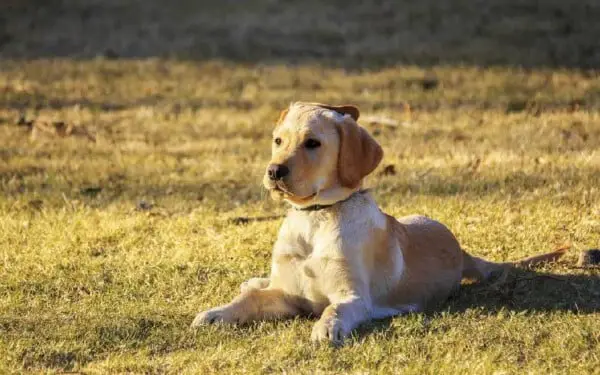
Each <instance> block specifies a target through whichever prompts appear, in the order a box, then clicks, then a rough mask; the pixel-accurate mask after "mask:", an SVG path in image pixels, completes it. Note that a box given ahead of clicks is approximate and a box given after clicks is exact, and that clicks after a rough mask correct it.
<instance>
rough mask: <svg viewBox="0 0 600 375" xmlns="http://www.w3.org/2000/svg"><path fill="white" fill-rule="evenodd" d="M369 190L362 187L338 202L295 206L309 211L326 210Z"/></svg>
mask: <svg viewBox="0 0 600 375" xmlns="http://www.w3.org/2000/svg"><path fill="white" fill-rule="evenodd" d="M367 191H368V190H367V189H361V190H359V191H355V192H354V193H352V194H350V195H349V196H348V197H347V198H345V199H342V200H341V201H337V202H335V203H332V204H313V205H312V206H306V207H301V208H298V207H294V209H295V210H297V211H309V212H310V211H321V210H324V209H326V208H329V207H332V206H335V205H336V204H340V203H344V202H346V201H348V200H350V198H352V197H354V196H355V195H357V194H364V193H366V192H367Z"/></svg>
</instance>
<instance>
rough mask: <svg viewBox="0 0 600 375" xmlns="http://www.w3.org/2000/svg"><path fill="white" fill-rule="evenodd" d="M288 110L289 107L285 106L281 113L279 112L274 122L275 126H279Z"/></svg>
mask: <svg viewBox="0 0 600 375" xmlns="http://www.w3.org/2000/svg"><path fill="white" fill-rule="evenodd" d="M288 111H289V108H286V109H284V110H283V111H281V113H280V114H279V118H278V119H277V122H276V123H275V127H277V126H279V125H280V124H281V123H282V122H283V119H284V118H285V116H286V115H287V113H288Z"/></svg>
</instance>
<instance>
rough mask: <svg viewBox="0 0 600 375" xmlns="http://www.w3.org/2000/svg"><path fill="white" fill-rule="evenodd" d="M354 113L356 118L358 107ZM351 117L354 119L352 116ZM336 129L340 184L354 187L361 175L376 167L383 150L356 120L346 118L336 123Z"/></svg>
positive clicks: (361, 177)
mask: <svg viewBox="0 0 600 375" xmlns="http://www.w3.org/2000/svg"><path fill="white" fill-rule="evenodd" d="M352 108H356V107H352ZM356 113H357V114H356V117H357V118H358V109H357V110H356ZM351 116H352V115H351ZM352 118H353V119H354V116H353V117H352ZM337 129H338V133H339V135H340V152H339V156H338V175H339V178H340V182H341V183H342V186H345V187H348V188H355V187H356V186H357V185H358V184H359V183H360V181H361V180H362V179H363V177H365V176H366V175H368V174H369V173H371V172H373V170H374V169H375V168H377V165H379V162H381V159H382V158H383V150H382V149H381V146H379V144H378V143H377V141H375V139H373V137H371V135H370V134H369V133H368V132H367V131H366V130H365V129H364V128H362V127H361V126H359V125H358V124H357V123H356V120H351V119H349V118H346V119H344V121H340V122H338V123H337Z"/></svg>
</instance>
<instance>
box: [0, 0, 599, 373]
mask: <svg viewBox="0 0 600 375" xmlns="http://www.w3.org/2000/svg"><path fill="white" fill-rule="evenodd" d="M323 3H325V2H323ZM598 19H600V6H599V5H598V3H597V2H596V1H594V0H587V1H585V0H584V1H578V2H572V3H568V2H564V1H558V0H557V1H552V0H548V1H544V2H534V1H520V0H508V1H499V0H492V1H466V0H465V1H452V2H440V1H434V0H427V1H418V2H410V1H402V2H393V1H377V2H371V3H370V4H369V5H366V3H365V4H363V3H362V2H360V1H355V2H352V1H343V2H342V1H336V2H327V4H320V2H317V1H306V2H291V1H283V0H281V1H268V0H252V1H243V2H242V1H239V2H238V1H229V0H224V1H218V2H217V1H214V2H203V1H198V2H194V1H172V2H169V3H168V5H167V3H166V2H159V1H148V0H145V1H141V0H139V1H133V0H132V1H118V0H112V1H99V0H96V1H85V2H84V1H75V0H71V1H67V0H64V1H59V0H50V1H30V0H23V1H16V0H15V1H5V2H2V4H0V373H23V372H33V373H38V372H42V373H44V372H50V373H53V372H67V371H68V372H81V373H190V374H201V373H202V374H204V373H238V372H244V373H281V372H287V373H307V374H312V373H315V372H319V373H405V374H457V373H461V374H462V373H472V374H492V373H496V374H504V373H534V374H565V373H572V374H582V373H598V371H600V370H599V369H600V320H599V317H600V271H599V270H597V269H581V268H577V267H575V263H576V259H577V254H578V251H580V250H584V249H589V248H595V247H598V246H600V70H598V67H599V66H600V46H599V43H600V42H599V41H600V38H598V37H597V36H598V35H600V23H598V22H597V20H598ZM296 100H305V101H320V102H325V103H353V104H356V105H358V106H359V107H360V108H361V111H362V115H363V118H365V119H366V120H369V118H371V119H373V118H375V120H377V119H378V118H385V119H386V120H393V121H391V122H392V123H393V124H381V121H374V120H372V121H363V122H362V125H363V126H365V127H366V128H368V129H369V130H370V131H371V132H372V134H374V135H375V137H376V139H377V140H378V141H379V142H380V143H381V144H382V146H383V148H384V151H385V157H384V160H383V162H382V165H381V166H380V167H379V168H378V169H377V170H376V171H375V173H374V174H373V175H372V176H371V177H370V178H369V179H368V181H367V184H368V186H370V187H373V194H374V196H375V197H376V199H377V200H378V202H379V203H380V205H381V207H382V208H383V209H384V210H385V211H386V212H388V213H390V214H393V215H397V216H401V215H406V214H412V213H419V214H426V215H428V216H431V217H434V218H436V219H439V220H440V221H442V222H444V223H446V224H447V225H448V226H449V227H450V228H451V229H452V230H453V231H454V232H455V233H456V234H457V237H458V238H459V240H460V241H461V243H462V244H463V245H464V247H465V248H466V249H468V250H469V251H471V252H472V253H474V254H476V255H479V256H484V257H487V258H489V259H493V260H496V261H505V260H512V259H518V258H520V257H523V256H528V255H533V254H536V253H540V252H545V251H550V250H553V249H555V248H557V247H560V246H563V245H570V246H571V250H570V252H569V253H568V254H567V256H566V257H565V258H564V259H563V260H561V261H560V262H558V263H555V264H550V265H546V266H543V267H542V268H538V269H536V270H514V271H513V272H512V273H511V275H509V278H508V279H507V280H506V281H505V282H504V283H503V284H501V285H475V286H467V287H465V288H464V289H463V290H462V291H461V292H460V293H459V294H457V295H456V296H455V297H453V298H452V299H451V300H450V301H449V302H448V303H447V305H446V306H445V307H444V308H443V309H442V310H441V311H439V312H437V313H433V314H427V315H424V314H417V315H411V316H407V317H398V318H395V319H388V320H384V321H379V322H374V323H369V324H365V325H363V326H362V327H361V328H360V329H359V330H357V331H356V332H355V335H354V336H353V338H352V339H351V340H350V341H349V342H348V343H347V345H346V346H344V347H342V348H338V349H336V348H331V347H327V346H320V347H315V346H313V345H312V344H311V343H310V340H309V337H310V330H311V327H312V324H313V321H311V320H308V319H296V320H292V321H286V322H270V323H258V324H253V325H251V326H247V327H219V326H217V327H206V328H202V329H200V330H199V331H197V332H193V331H190V330H189V329H188V326H189V324H190V322H191V320H192V319H193V317H194V316H195V313H196V312H197V311H199V310H201V309H205V308H207V307H212V306H215V305H217V304H221V303H223V302H226V301H228V300H229V299H231V298H232V297H233V296H234V295H235V294H236V293H237V292H238V290H239V284H240V283H241V282H242V281H244V280H246V279H248V278H250V277H254V276H261V275H267V274H268V272H269V260H270V249H271V246H272V243H273V241H274V239H275V235H276V232H277V229H278V226H279V224H280V222H281V216H282V215H284V214H285V212H286V207H285V205H284V204H282V203H278V202H273V201H271V200H270V199H269V198H268V195H267V194H266V192H265V191H264V189H262V188H261V185H260V181H261V176H262V173H263V171H264V168H265V166H266V162H267V161H268V158H269V147H270V142H271V138H270V136H271V135H270V133H271V129H272V126H273V123H274V120H275V119H276V118H277V115H278V113H279V111H280V110H281V109H283V108H284V107H285V106H286V105H287V104H289V103H290V102H291V101H296ZM359 122H360V121H359Z"/></svg>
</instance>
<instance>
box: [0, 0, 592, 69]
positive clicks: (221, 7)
mask: <svg viewBox="0 0 600 375" xmlns="http://www.w3.org/2000/svg"><path fill="white" fill-rule="evenodd" d="M0 12H1V16H0V56H1V57H3V58H18V59H34V58H49V57H69V58H78V59H89V58H96V57H105V58H109V59H118V58H128V59H131V58H137V59H143V58H152V57H160V58H176V59H182V60H196V61H202V60H210V59H223V60H227V61H234V62H247V63H287V64H297V63H306V62H318V63H319V64H327V65H330V66H337V67H345V68H357V69H358V68H370V69H373V68H379V67H383V66H389V65H397V64H415V65H419V66H433V65H456V64H465V65H473V66H478V67H489V66H494V65H496V66H522V67H529V68H533V67H538V68H540V67H564V68H577V69H590V68H596V67H598V66H599V64H600V48H599V47H600V46H599V43H600V42H599V40H600V37H599V36H600V23H599V22H598V19H600V3H599V2H598V1H595V0H580V1H573V2H569V1H561V0H454V1H444V2H440V1H437V0H421V1H402V0H398V1H387V0H374V1H367V2H365V1H353V0H344V1H339V0H334V1H326V2H322V1H315V0H307V1H291V0H248V1H237V0H222V1H206V0H205V1H185V0H174V1H168V2H165V1H157V0H145V1H144V0H137V1H136V0H123V1H120V0H90V1H81V0H4V1H3V2H2V4H0Z"/></svg>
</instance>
